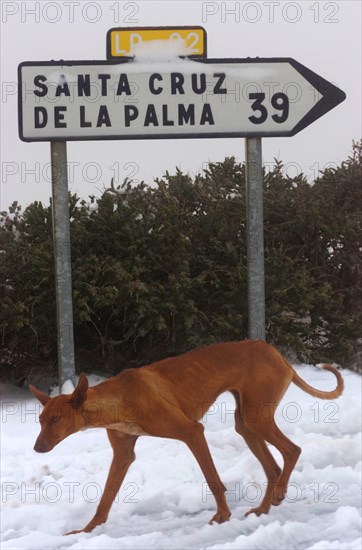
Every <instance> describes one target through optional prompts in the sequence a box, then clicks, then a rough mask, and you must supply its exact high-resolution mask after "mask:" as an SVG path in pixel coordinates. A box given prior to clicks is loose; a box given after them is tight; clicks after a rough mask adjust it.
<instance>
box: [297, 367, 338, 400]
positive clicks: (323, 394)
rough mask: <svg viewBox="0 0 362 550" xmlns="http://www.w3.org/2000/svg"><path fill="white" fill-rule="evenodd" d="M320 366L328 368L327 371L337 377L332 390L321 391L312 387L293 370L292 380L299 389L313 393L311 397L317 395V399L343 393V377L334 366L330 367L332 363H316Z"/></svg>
mask: <svg viewBox="0 0 362 550" xmlns="http://www.w3.org/2000/svg"><path fill="white" fill-rule="evenodd" d="M318 366H319V367H320V368H322V369H325V370H329V372H333V374H334V376H335V377H336V378H337V387H336V389H335V390H333V391H321V390H317V389H315V388H313V387H312V386H310V385H309V384H307V382H304V380H302V378H300V376H299V375H298V374H297V373H296V372H295V370H294V369H293V371H294V374H293V380H292V382H294V384H296V385H297V386H298V388H300V389H301V390H303V391H305V392H307V393H309V395H313V397H319V399H336V398H337V397H339V396H340V395H342V393H343V389H344V382H343V378H342V376H341V374H340V372H339V371H338V370H337V369H336V367H332V365H318Z"/></svg>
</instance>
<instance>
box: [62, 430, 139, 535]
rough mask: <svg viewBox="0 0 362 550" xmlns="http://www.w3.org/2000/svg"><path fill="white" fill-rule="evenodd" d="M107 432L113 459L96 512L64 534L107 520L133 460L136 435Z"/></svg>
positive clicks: (70, 533) (74, 532)
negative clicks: (88, 520) (83, 522)
mask: <svg viewBox="0 0 362 550" xmlns="http://www.w3.org/2000/svg"><path fill="white" fill-rule="evenodd" d="M107 434H108V438H109V441H110V442H111V445H112V448H113V460H112V464H111V468H110V470H109V474H108V477H107V481H106V485H105V487H104V492H103V495H102V498H101V501H100V503H99V505H98V508H97V512H96V513H95V516H94V517H93V519H91V521H90V522H89V523H88V525H86V526H85V527H84V529H79V530H78V531H70V532H69V533H65V534H66V535H75V534H77V533H89V532H90V531H92V530H93V529H94V528H95V527H96V526H97V525H101V524H102V523H104V522H105V521H106V520H107V517H108V513H109V510H110V508H111V506H112V503H113V501H114V499H115V498H116V496H117V493H118V491H119V489H120V487H121V485H122V482H123V480H124V478H125V475H126V474H127V471H128V468H129V467H130V465H131V464H132V462H133V461H134V459H135V458H136V457H135V454H134V446H135V443H136V441H137V439H138V436H134V435H128V434H124V433H121V432H118V431H116V430H108V429H107Z"/></svg>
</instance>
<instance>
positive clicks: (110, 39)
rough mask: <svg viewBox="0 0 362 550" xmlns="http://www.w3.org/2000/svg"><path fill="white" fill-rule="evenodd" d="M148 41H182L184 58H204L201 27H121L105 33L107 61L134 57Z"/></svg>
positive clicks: (204, 36)
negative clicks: (136, 50) (137, 50)
mask: <svg viewBox="0 0 362 550" xmlns="http://www.w3.org/2000/svg"><path fill="white" fill-rule="evenodd" d="M150 40H182V41H183V46H184V47H185V48H186V49H185V54H184V55H185V56H186V57H206V53H207V51H206V31H205V29H204V28H203V27H123V28H122V27H121V28H114V29H110V30H109V31H108V33H107V59H117V58H119V57H134V55H135V49H137V47H138V46H139V45H140V44H142V43H143V42H148V41H150Z"/></svg>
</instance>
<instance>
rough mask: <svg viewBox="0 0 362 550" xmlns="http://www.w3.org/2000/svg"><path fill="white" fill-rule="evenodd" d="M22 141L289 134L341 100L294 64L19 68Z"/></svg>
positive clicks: (85, 64)
mask: <svg viewBox="0 0 362 550" xmlns="http://www.w3.org/2000/svg"><path fill="white" fill-rule="evenodd" d="M18 73H19V135H20V138H21V139H22V140H24V141H49V140H50V141H51V140H89V139H93V140H101V139H151V138H157V139H160V138H202V137H204V138H211V137H217V138H222V137H251V136H254V137H257V136H260V137H263V136H265V137H267V136H292V135H294V134H296V133H297V132H299V131H300V130H302V129H303V128H305V127H306V126H308V125H309V124H311V123H312V122H314V121H315V120H316V119H318V118H319V117H321V116H322V115H324V114H326V113H327V112H328V111H330V110H331V109H333V107H336V105H338V104H339V103H341V102H342V101H343V100H344V99H345V97H346V96H345V93H344V92H342V91H341V90H340V89H339V88H337V87H336V86H334V85H333V84H331V83H330V82H327V81H326V80H324V79H323V78H322V77H320V76H318V75H317V74H316V73H314V72H312V71H311V70H309V69H307V68H306V67H304V66H303V65H301V64H300V63H298V62H297V61H295V60H294V59H290V58H272V59H263V58H256V59H251V58H247V59H203V60H200V61H198V62H195V61H188V60H181V59H180V60H175V61H172V62H169V63H165V62H157V61H154V62H153V61H152V62H148V63H141V62H138V61H134V62H129V61H123V62H122V61H119V62H106V61H88V62H87V61H60V62H25V63H21V64H20V65H19V69H18Z"/></svg>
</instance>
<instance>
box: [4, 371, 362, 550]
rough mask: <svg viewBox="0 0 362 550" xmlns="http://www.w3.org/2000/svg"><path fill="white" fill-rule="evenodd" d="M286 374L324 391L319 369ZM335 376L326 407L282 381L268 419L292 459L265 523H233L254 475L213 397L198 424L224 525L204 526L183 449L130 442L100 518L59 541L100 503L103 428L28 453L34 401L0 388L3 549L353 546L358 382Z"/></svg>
mask: <svg viewBox="0 0 362 550" xmlns="http://www.w3.org/2000/svg"><path fill="white" fill-rule="evenodd" d="M296 370H297V371H298V373H299V374H300V375H301V376H302V377H303V378H304V379H305V380H306V381H308V383H309V384H311V385H313V386H315V387H318V388H320V389H324V390H329V389H333V387H334V384H335V378H334V377H333V376H332V375H331V374H330V373H328V372H326V371H321V370H319V369H316V368H315V367H311V366H299V367H297V368H296ZM343 376H344V379H345V384H346V389H345V393H344V395H343V396H342V397H341V398H340V399H338V400H336V401H333V402H328V401H321V400H318V399H315V398H313V397H311V396H309V395H307V394H305V393H303V392H302V391H301V390H299V389H298V388H297V387H296V386H294V385H291V386H290V388H289V390H288V391H287V394H286V396H285V397H284V399H283V402H282V403H281V404H280V406H279V408H278V411H277V414H276V417H277V422H278V424H279V426H280V428H281V429H282V431H283V432H284V433H285V434H286V435H287V436H288V437H290V438H291V439H292V440H293V441H294V442H295V443H297V444H298V445H300V446H301V447H302V454H301V457H300V459H299V461H298V463H297V466H296V469H295V470H294V472H293V474H292V476H291V479H290V484H289V488H288V493H287V498H286V500H285V501H284V502H283V503H282V505H281V506H279V507H273V508H272V509H271V512H270V513H269V515H267V516H262V517H256V516H255V515H251V516H249V517H248V518H245V517H244V513H245V512H246V511H247V510H248V509H249V508H251V507H253V506H255V503H256V502H258V501H259V500H260V496H261V491H262V490H263V491H264V488H265V487H264V483H265V476H264V473H263V471H262V469H261V466H260V465H259V463H258V462H257V460H256V459H255V458H254V456H253V455H252V454H251V452H250V451H249V449H248V448H247V446H246V444H245V443H244V441H243V439H242V438H241V437H240V436H239V435H238V434H237V433H236V432H235V431H234V428H233V414H232V411H233V409H234V403H233V398H232V396H231V395H229V394H224V395H222V396H220V398H219V399H218V401H217V403H216V405H215V406H214V407H213V408H212V409H211V410H210V411H209V413H208V414H207V415H206V416H205V417H204V420H203V421H204V424H205V428H206V437H207V440H208V442H209V446H210V450H211V454H212V456H213V458H214V461H215V464H216V467H217V469H218V471H219V473H220V476H221V478H222V480H223V481H224V482H225V483H226V486H227V488H228V492H227V499H228V502H229V505H230V508H231V511H232V517H231V520H230V521H229V522H227V523H224V524H222V525H217V524H214V525H208V521H209V519H210V518H211V516H212V515H213V514H214V512H215V504H214V501H213V498H212V497H211V496H210V494H209V491H208V488H207V486H206V485H205V483H204V480H203V477H202V474H201V471H200V470H199V467H198V465H197V463H196V461H195V459H194V458H193V456H192V455H191V453H190V452H189V451H188V449H187V448H186V446H185V445H184V444H182V443H180V442H177V441H172V440H167V439H156V438H151V437H141V438H140V439H139V441H138V442H137V446H136V454H137V460H136V461H135V462H134V463H133V464H132V466H131V468H130V471H129V472H128V475H127V477H126V479H125V482H124V484H123V487H122V488H121V490H120V493H119V495H118V497H117V502H115V503H114V504H113V507H112V509H111V512H110V515H109V518H108V522H107V523H106V524H104V525H102V526H99V527H97V528H96V529H95V530H94V531H93V532H92V533H89V534H85V533H81V534H77V535H72V536H68V537H63V536H62V534H63V533H65V532H67V531H70V530H73V529H80V528H83V527H84V526H85V525H86V523H88V521H89V520H90V519H91V517H92V516H93V514H94V512H95V509H96V506H97V503H98V501H99V499H100V495H101V491H102V489H103V486H104V483H105V478H106V476H107V473H108V469H109V464H110V462H111V449H110V446H109V443H108V439H107V437H106V432H105V430H102V429H94V430H88V431H85V432H80V433H78V434H74V435H72V436H70V437H69V438H68V439H66V440H64V441H63V442H61V443H60V444H59V445H58V446H57V447H55V449H53V450H52V451H51V452H50V453H49V454H37V453H35V452H34V451H33V445H34V442H35V439H36V437H37V434H38V432H39V423H38V419H37V416H38V414H39V411H40V405H39V404H38V402H36V400H35V399H34V398H33V397H31V396H30V393H29V392H28V391H26V390H20V389H18V388H15V387H13V386H9V385H6V386H3V392H2V407H1V409H2V422H1V435H2V438H1V445H2V446H1V461H2V487H1V489H2V491H1V492H2V495H1V497H2V522H1V533H2V548H3V549H10V548H11V549H18V548H27V549H36V550H40V549H45V548H47V549H48V548H49V549H50V548H51V549H122V550H128V549H143V550H148V549H155V550H156V549H157V550H159V549H191V548H193V549H199V548H202V549H209V550H216V549H218V550H236V549H238V550H239V549H247V550H253V549H281V550H283V549H285V550H293V549H303V550H305V549H309V550H357V549H360V548H361V547H362V541H361V538H360V533H361V520H360V504H361V478H360V465H361V462H360V459H361V449H360V443H361V384H360V381H361V379H360V377H359V376H358V375H357V374H355V373H353V372H350V371H347V370H344V371H343ZM95 380H96V379H95V378H94V377H93V382H94V381H95ZM272 449H273V451H272V452H273V453H274V455H275V457H276V458H277V460H278V461H279V462H280V455H279V453H278V452H277V451H276V450H274V448H272Z"/></svg>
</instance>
